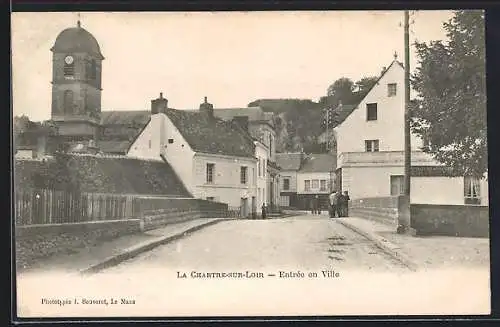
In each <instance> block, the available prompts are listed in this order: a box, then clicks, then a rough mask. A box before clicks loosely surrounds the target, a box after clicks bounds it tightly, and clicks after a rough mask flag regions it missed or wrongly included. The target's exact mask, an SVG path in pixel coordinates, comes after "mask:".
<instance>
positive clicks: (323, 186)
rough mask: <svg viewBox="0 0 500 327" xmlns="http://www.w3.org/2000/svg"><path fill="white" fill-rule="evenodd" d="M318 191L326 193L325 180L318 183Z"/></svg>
mask: <svg viewBox="0 0 500 327" xmlns="http://www.w3.org/2000/svg"><path fill="white" fill-rule="evenodd" d="M319 190H320V191H326V179H322V180H320V181H319Z"/></svg>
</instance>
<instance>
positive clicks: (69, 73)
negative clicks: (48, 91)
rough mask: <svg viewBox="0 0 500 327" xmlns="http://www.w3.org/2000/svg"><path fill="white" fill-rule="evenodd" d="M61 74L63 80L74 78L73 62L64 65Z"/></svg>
mask: <svg viewBox="0 0 500 327" xmlns="http://www.w3.org/2000/svg"><path fill="white" fill-rule="evenodd" d="M63 72H64V77H65V78H73V77H74V76H75V62H72V63H71V64H67V63H64V68H63Z"/></svg>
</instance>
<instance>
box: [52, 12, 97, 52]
mask: <svg viewBox="0 0 500 327" xmlns="http://www.w3.org/2000/svg"><path fill="white" fill-rule="evenodd" d="M50 51H52V52H59V53H60V52H86V53H91V54H94V55H96V56H98V57H99V59H101V60H102V59H104V57H103V55H102V53H101V48H100V47H99V43H98V42H97V40H96V39H95V37H94V36H93V35H92V34H90V33H89V32H88V31H87V30H86V29H84V28H83V27H81V25H80V21H78V24H77V26H76V27H70V28H66V29H65V30H63V31H62V32H61V33H59V35H58V36H57V38H56V42H55V43H54V46H53V47H52V48H51V49H50Z"/></svg>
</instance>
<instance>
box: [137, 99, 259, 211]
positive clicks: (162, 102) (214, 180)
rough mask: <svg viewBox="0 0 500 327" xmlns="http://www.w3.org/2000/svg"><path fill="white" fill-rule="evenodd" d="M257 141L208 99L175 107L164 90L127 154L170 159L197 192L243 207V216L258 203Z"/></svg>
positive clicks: (196, 195)
mask: <svg viewBox="0 0 500 327" xmlns="http://www.w3.org/2000/svg"><path fill="white" fill-rule="evenodd" d="M256 147H257V149H260V148H261V147H262V145H256V144H255V143H254V140H253V139H252V138H251V137H250V136H249V135H248V134H247V133H244V132H243V130H242V129H241V127H240V126H239V125H238V123H236V122H234V121H223V120H220V119H217V118H216V117H214V115H213V106H211V105H210V104H209V103H207V102H206V101H205V103H203V104H201V105H200V110H199V111H188V110H175V109H170V108H168V101H167V99H165V98H163V96H162V95H161V94H160V98H158V99H155V100H152V103H151V118H150V121H149V122H148V123H147V124H146V126H145V127H144V128H143V130H142V132H141V133H140V134H139V135H138V136H137V138H136V139H135V140H134V142H132V144H131V146H130V148H129V150H128V153H127V156H130V157H138V158H143V159H156V160H164V161H166V162H168V163H169V164H170V166H171V167H172V168H173V169H174V171H175V172H176V174H177V175H178V176H179V177H180V179H181V180H182V181H183V183H184V185H185V187H186V188H187V190H188V191H189V192H190V193H191V194H192V195H193V196H194V197H196V198H201V199H208V200H213V201H218V202H223V203H227V204H228V205H229V207H233V208H237V207H241V214H242V216H244V217H245V216H248V215H250V214H251V213H252V212H255V211H253V210H256V209H257V208H258V207H257V205H258V203H257V196H258V193H257V189H258V187H257V186H258V183H257V178H256V176H257V168H258V165H257V162H258V161H257V160H256V158H255V151H256ZM261 151H262V150H257V153H260V152H261ZM264 152H266V151H265V150H264ZM259 185H260V184H259Z"/></svg>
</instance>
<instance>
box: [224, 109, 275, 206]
mask: <svg viewBox="0 0 500 327" xmlns="http://www.w3.org/2000/svg"><path fill="white" fill-rule="evenodd" d="M214 115H215V116H216V117H218V118H220V119H223V120H226V121H230V120H234V121H237V122H238V123H239V124H240V126H241V127H242V129H244V130H245V131H248V133H249V134H250V135H251V137H252V138H254V139H255V140H256V141H258V142H260V143H261V144H263V145H264V146H265V147H266V149H267V150H266V151H267V155H266V157H267V158H266V160H265V162H263V163H262V166H263V167H265V168H264V171H263V174H264V175H265V178H266V187H265V193H264V194H265V195H264V197H263V199H264V200H263V202H265V203H266V206H267V207H268V210H274V209H276V208H277V207H278V206H279V203H280V191H279V187H280V186H279V185H280V168H279V167H278V165H277V164H276V129H275V125H274V120H273V117H274V114H273V113H271V112H264V111H263V110H262V108H260V107H247V108H216V109H214ZM261 157H262V156H261Z"/></svg>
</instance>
